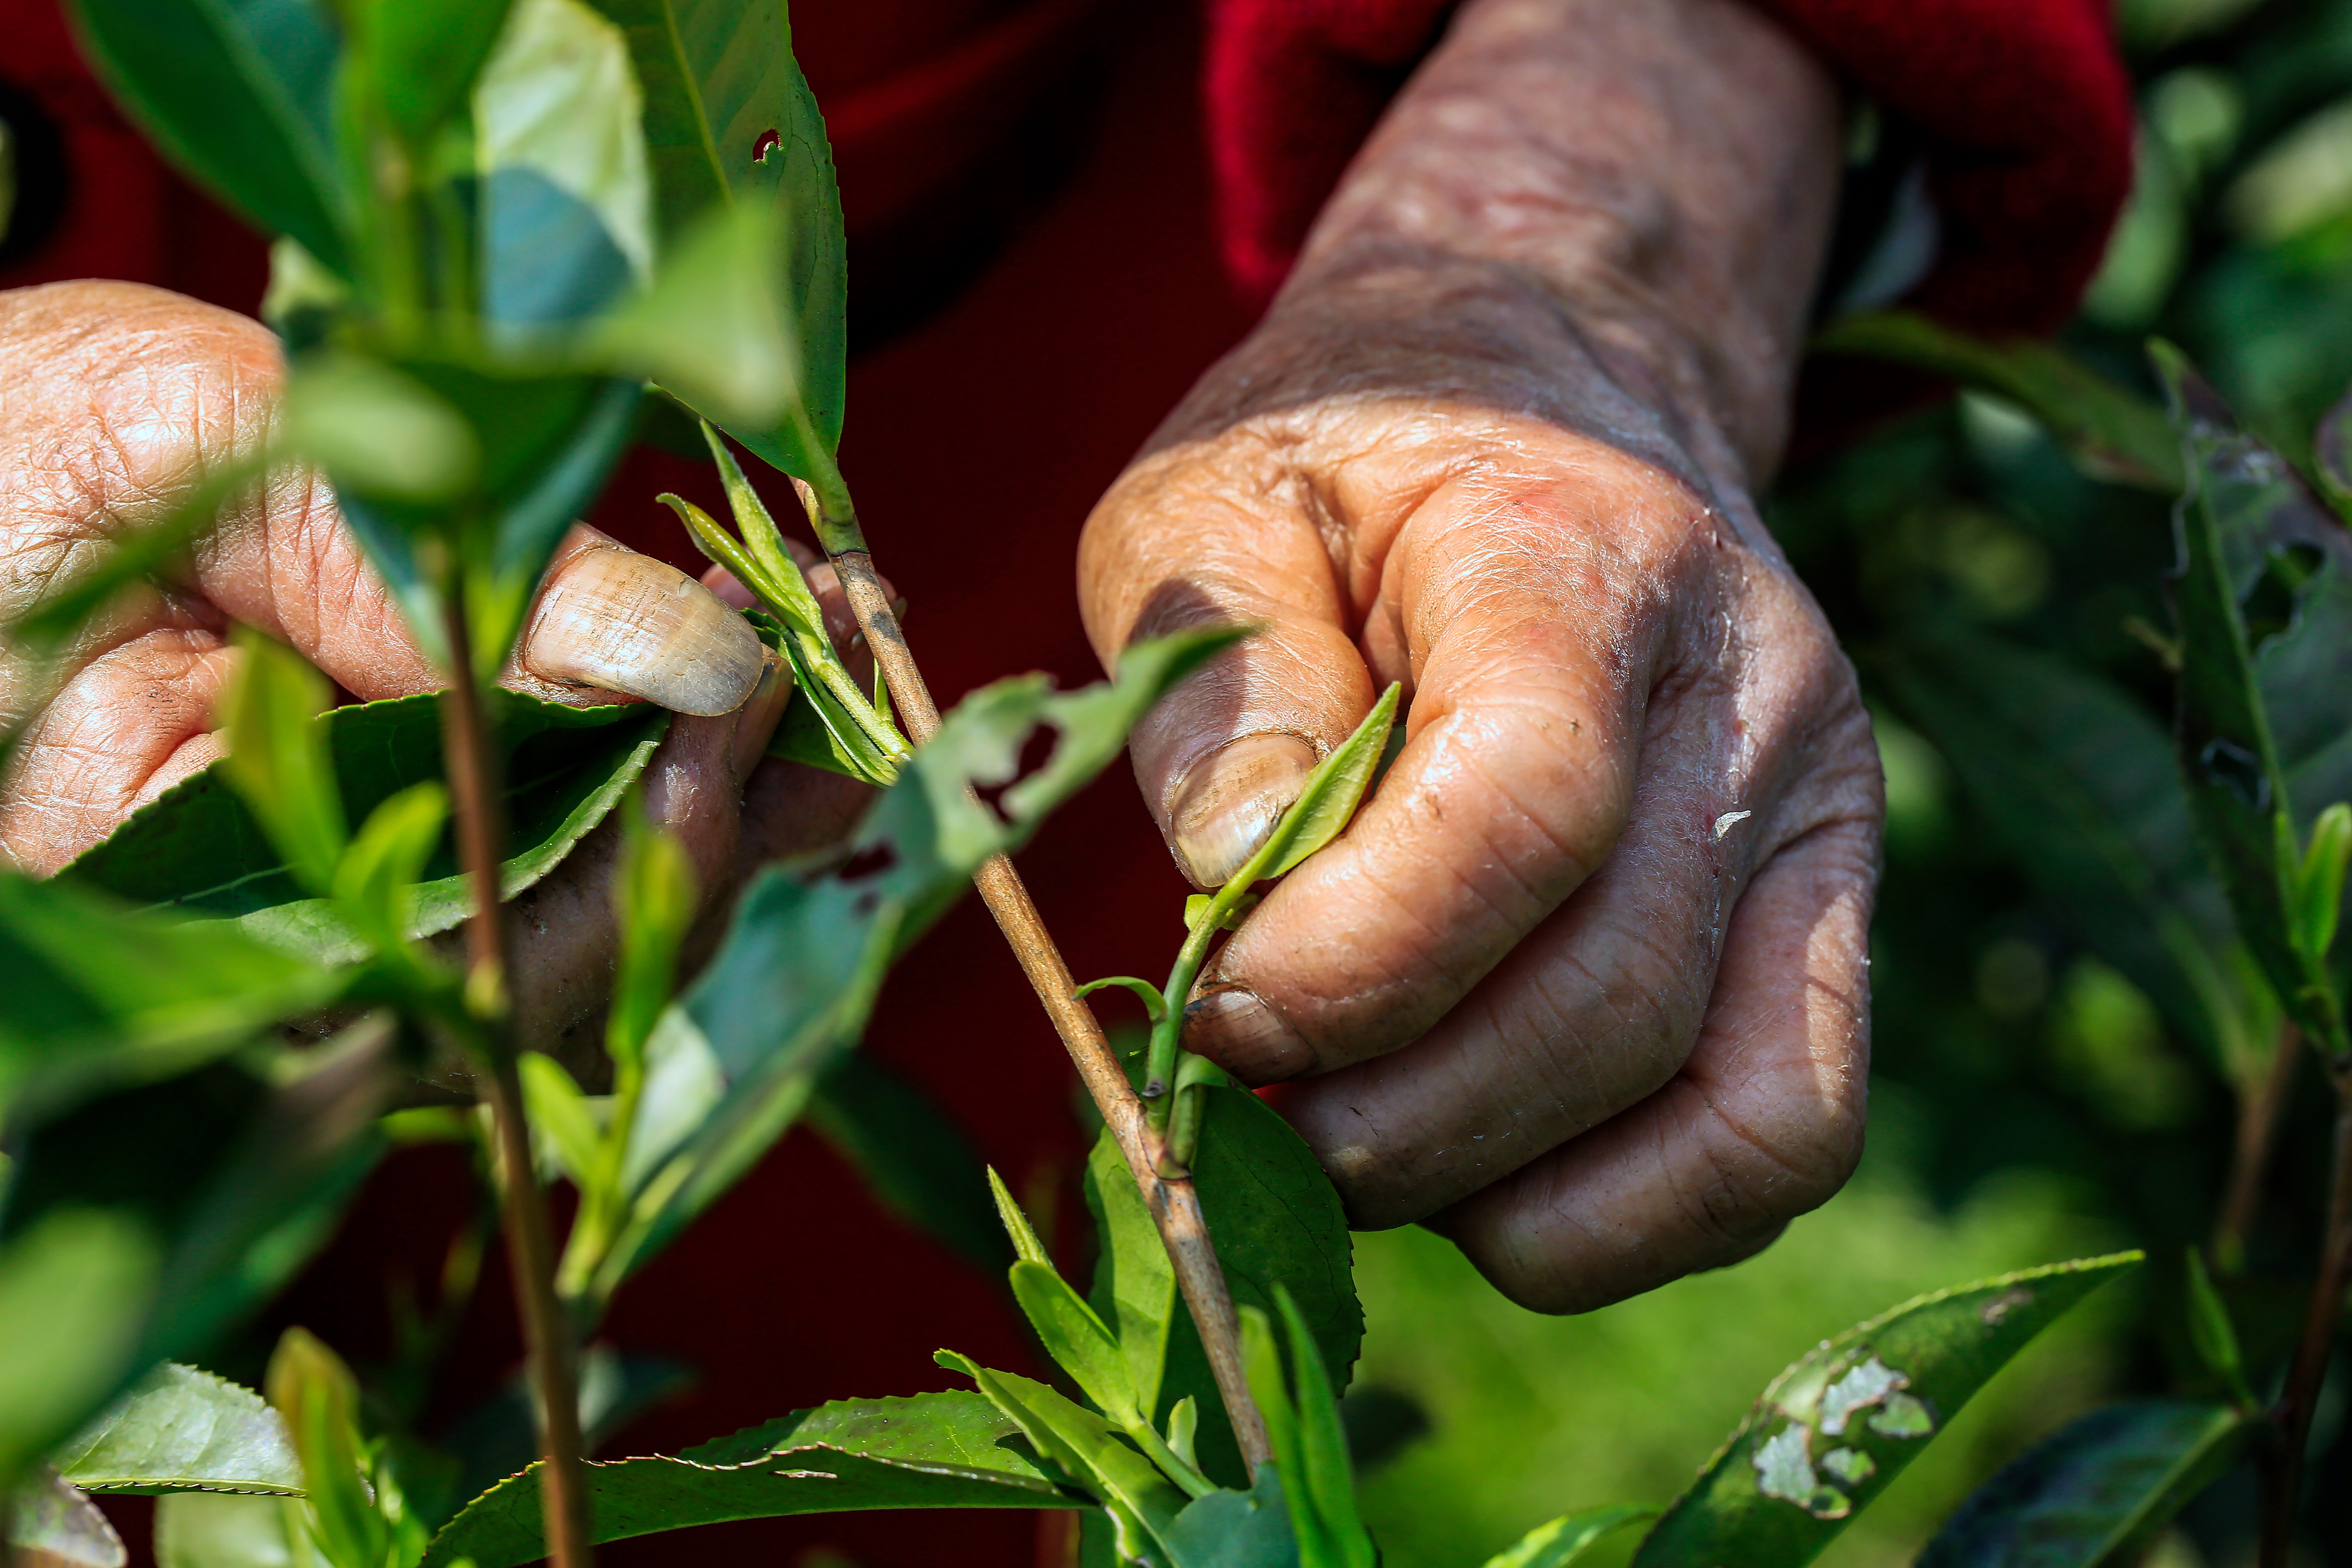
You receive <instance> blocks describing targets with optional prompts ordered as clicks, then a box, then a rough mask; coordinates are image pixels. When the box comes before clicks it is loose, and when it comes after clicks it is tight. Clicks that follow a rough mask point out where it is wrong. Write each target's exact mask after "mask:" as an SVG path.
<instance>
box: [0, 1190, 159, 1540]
mask: <svg viewBox="0 0 2352 1568" xmlns="http://www.w3.org/2000/svg"><path fill="white" fill-rule="evenodd" d="M12 1229H13V1230H14V1232H15V1234H14V1235H12V1236H10V1237H8V1239H7V1241H6V1243H5V1246H0V1344H5V1345H6V1346H7V1347H8V1354H7V1355H6V1356H5V1358H0V1497H5V1496H6V1495H7V1494H8V1492H9V1491H10V1490H12V1489H14V1488H15V1486H16V1482H17V1480H18V1479H19V1478H21V1477H23V1476H24V1475H25V1474H26V1470H27V1469H28V1468H29V1467H30V1466H31V1465H32V1464H33V1462H34V1461H35V1460H36V1459H37V1458H40V1457H41V1456H42V1455H43V1454H46V1453H47V1452H48V1450H49V1449H50V1448H52V1447H56V1446H57V1444H58V1442H59V1441H60V1440H62V1439H63V1438H65V1437H67V1436H69V1435H70V1434H71V1433H72V1432H73V1430H74V1428H75V1427H77V1426H80V1425H81V1424H82V1423H83V1422H84V1421H86V1420H88V1419H89V1413H90V1412H91V1411H92V1410H93V1409H95V1408H96V1407H97V1406H98V1405H100V1403H101V1402H102V1401H104V1400H105V1399H106V1397H107V1396H108V1395H109V1394H112V1393H113V1392H114V1390H115V1389H116V1388H117V1387H118V1386H119V1385H120V1384H121V1380H122V1378H123V1376H124V1375H125V1374H126V1373H129V1372H130V1371H131V1368H132V1366H133V1365H134V1364H135V1362H134V1358H135V1357H136V1355H137V1353H138V1349H139V1336H140V1329H141V1326H142V1322H143V1321H144V1319H145V1317H146V1314H147V1308H148V1302H149V1300H150V1297H151V1295H152V1291H153V1289H154V1286H155V1279H156V1275H157V1270H158V1266H159V1264H160V1262H161V1259H160V1258H159V1257H158V1248H157V1247H156V1243H155V1239H154V1237H153V1236H152V1234H151V1233H150V1232H149V1231H148V1230H147V1229H146V1227H145V1226H142V1225H141V1224H140V1223H139V1222H138V1221H137V1220H136V1219H135V1218H133V1217H131V1216H130V1215H123V1214H120V1213H115V1212H110V1211H107V1210H103V1209H98V1208H93V1207H89V1206H86V1205H84V1206H76V1207H71V1208H60V1209H59V1210H58V1211H57V1212H56V1213H53V1214H49V1215H43V1216H41V1217H40V1218H39V1219H38V1220H37V1221H36V1222H34V1223H31V1224H21V1225H17V1226H13V1227H12Z"/></svg>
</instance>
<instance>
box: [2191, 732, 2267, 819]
mask: <svg viewBox="0 0 2352 1568" xmlns="http://www.w3.org/2000/svg"><path fill="white" fill-rule="evenodd" d="M2197 760H2198V762H2199V763H2200V764H2201V765H2202V766H2203V768H2204V771H2205V776H2206V778H2207V779H2209V780H2210V781H2211V782H2212V783H2214V784H2221V785H2222V786H2224V787H2225V788H2227V789H2229V790H2231V791H2232V792H2233V793H2235V794H2236V795H2237V796H2238V798H2239V799H2241V800H2242V801H2244V802H2245V803H2246V805H2248V806H2250V807H2252V809H2253V810H2255V811H2267V810H2269V809H2270V803H2271V781H2270V777H2269V775H2268V774H2266V773H2263V763H2262V759H2261V758H2259V757H2257V756H2255V755H2254V754H2253V753H2252V752H2249V751H2248V750H2246V748H2245V747H2243V746H2241V745H2239V744H2238V743H2237V742H2234V741H2225V740H2222V739H2221V738H2219V737H2218V736H2217V737H2216V738H2214V739H2213V740H2211V741H2209V742H2206V745H2205V750H2204V751H2203V752H2200V754H2199V756H2198V759H2197Z"/></svg>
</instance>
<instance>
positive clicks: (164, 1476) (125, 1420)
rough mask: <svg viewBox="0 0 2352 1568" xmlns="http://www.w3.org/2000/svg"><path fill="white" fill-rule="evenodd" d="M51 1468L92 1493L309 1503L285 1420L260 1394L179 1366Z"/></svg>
mask: <svg viewBox="0 0 2352 1568" xmlns="http://www.w3.org/2000/svg"><path fill="white" fill-rule="evenodd" d="M50 1462H51V1463H53V1464H55V1465H56V1466H57V1467H58V1471H59V1472H60V1473H61V1474H63V1475H64V1476H65V1478H66V1479H68V1480H69V1481H71V1482H73V1483H74V1484H75V1485H76V1486H78V1487H79V1488H81V1489H83V1490H84V1491H91V1492H129V1493H133V1494H160V1493H164V1492H174V1491H208V1492H266V1493H268V1494H270V1495H273V1496H278V1497H299V1496H301V1495H302V1461H301V1459H300V1458H299V1457H298V1456H297V1455H296V1454H295V1452H294V1443H293V1437H292V1436H291V1434H289V1432H288V1431H287V1429H286V1422H285V1420H284V1418H283V1417H282V1416H280V1415H278V1412H277V1411H275V1410H273V1409H271V1408H270V1407H269V1405H268V1403H266V1402H265V1401H264V1400H263V1399H262V1397H261V1395H259V1394H256V1393H254V1392H253V1391H252V1390H251V1389H249V1388H242V1387H239V1386H238V1385H237V1384H234V1383H231V1382H229V1381H228V1380H227V1379H226V1378H221V1377H215V1376H214V1375H213V1374H212V1373H208V1372H199V1371H198V1370H196V1369H195V1368H194V1367H192V1366H182V1365H180V1364H178V1363H165V1364H164V1365H163V1366H159V1367H157V1368H156V1369H155V1370H154V1371H153V1372H152V1373H149V1374H148V1375H147V1376H146V1377H145V1378H144V1379H143V1380H142V1381H141V1383H140V1384H139V1385H138V1386H137V1387H135V1388H133V1389H132V1390H131V1392H130V1393H129V1394H124V1395H123V1396H122V1398H121V1399H120V1400H118V1401H116V1402H115V1403H114V1405H111V1406H110V1407H109V1408H108V1409H107V1411H106V1413H105V1414H104V1415H100V1417H99V1418H98V1419H97V1420H95V1421H93V1422H91V1423H90V1424H89V1426H85V1427H83V1428H82V1429H81V1430H80V1431H79V1432H78V1433H76V1434H75V1435H74V1436H73V1437H72V1438H70V1439H69V1440H68V1441H67V1442H66V1443H65V1444H64V1445H63V1446H62V1447H59V1448H58V1450H57V1452H56V1453H55V1454H53V1455H52V1456H50Z"/></svg>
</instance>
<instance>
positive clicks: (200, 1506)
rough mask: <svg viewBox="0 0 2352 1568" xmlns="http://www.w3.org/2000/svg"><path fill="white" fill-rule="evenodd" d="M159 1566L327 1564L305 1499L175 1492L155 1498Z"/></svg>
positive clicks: (293, 1567)
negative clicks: (322, 1556) (314, 1532)
mask: <svg viewBox="0 0 2352 1568" xmlns="http://www.w3.org/2000/svg"><path fill="white" fill-rule="evenodd" d="M155 1568H328V1564H327V1563H326V1560H325V1559H323V1558H321V1557H320V1555H319V1552H318V1546H317V1544H316V1542H314V1541H313V1540H312V1538H311V1534H310V1512H309V1510H307V1509H306V1508H305V1507H304V1506H303V1504H302V1502H301V1500H299V1499H296V1498H281V1497H238V1496H236V1495H234V1494H231V1493H225V1492H173V1493H172V1494H171V1495H169V1496H167V1497H163V1498H158V1499H157V1500H156V1501H155Z"/></svg>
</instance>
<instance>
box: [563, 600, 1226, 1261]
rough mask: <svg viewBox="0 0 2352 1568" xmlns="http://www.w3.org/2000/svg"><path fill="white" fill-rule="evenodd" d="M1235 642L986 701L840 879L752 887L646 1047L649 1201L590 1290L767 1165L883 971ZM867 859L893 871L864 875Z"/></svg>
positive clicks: (639, 1135)
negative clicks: (1024, 756)
mask: <svg viewBox="0 0 2352 1568" xmlns="http://www.w3.org/2000/svg"><path fill="white" fill-rule="evenodd" d="M1231 635H1232V634H1230V633H1229V632H1225V631H1223V630H1210V631H1203V632H1190V633H1184V634H1181V635H1179V636H1176V637H1164V638H1160V639H1159V640H1157V641H1154V642H1150V643H1144V644H1139V645H1138V646H1137V647H1132V648H1129V650H1128V652H1127V654H1126V655H1125V656H1124V657H1123V658H1121V659H1120V660H1119V667H1118V678H1117V679H1115V680H1112V681H1109V682H1105V683H1102V684H1099V685H1097V686H1091V687H1088V688H1087V689H1084V690H1080V691H1074V692H1055V691H1054V690H1053V689H1051V688H1050V687H1049V686H1048V684H1047V683H1046V681H1045V678H1044V677H1042V676H1024V677H1019V678H1016V679H1012V680H1005V681H1000V682H998V683H997V684H996V685H993V686H990V687H985V688H982V689H981V690H979V691H977V692H974V693H973V694H972V695H971V697H968V698H966V699H965V700H964V701H963V702H962V703H961V704H960V705H959V706H958V707H957V708H956V710H954V711H953V712H952V713H950V714H949V715H948V718H947V721H946V722H944V723H943V724H942V725H941V726H940V731H939V733H938V734H937V735H936V736H934V737H933V738H932V740H931V741H930V742H929V744H928V745H926V746H924V747H923V748H922V749H921V750H920V751H919V752H917V753H916V754H915V756H914V759H913V760H912V761H911V762H910V763H908V766H907V768H906V770H905V772H904V773H902V774H901V776H900V778H899V781H898V784H895V785H894V786H892V787H891V788H890V789H888V790H887V791H885V792H884V793H883V795H881V797H880V798H879V799H878V800H877V801H876V803H875V805H874V807H873V809H872V810H871V811H869V812H868V813H867V814H866V818H865V820H864V821H863V822H861V823H860V824H859V825H858V826H857V828H856V831H855V832H854V833H853V834H852V835H851V837H850V841H849V845H848V850H849V853H850V855H851V857H852V858H851V859H849V860H848V861H846V862H845V864H844V866H843V868H842V872H841V873H839V874H824V873H822V872H820V871H818V870H816V869H814V868H805V867H803V868H772V869H770V870H768V871H765V872H763V873H761V875H760V876H759V877H758V878H756V879H754V880H753V881H752V883H751V887H750V888H749V889H746V891H745V892H744V894H743V897H742V899H741V900H740V903H739V904H738V906H737V908H736V913H735V920H734V923H733V925H732V926H731V927H730V931H729V933H728V936H727V939H726V941H725V942H724V943H723V944H722V945H721V947H720V949H719V952H718V954H717V955H716V956H715V957H713V959H712V960H711V962H710V963H709V967H708V968H707V969H705V971H704V972H703V974H702V976H701V978H700V979H699V980H698V981H697V982H696V983H695V984H694V985H693V987H692V988H691V989H689V990H688V992H687V994H685V996H683V997H682V998H681V999H680V1000H679V1001H678V1003H677V1005H674V1006H673V1007H671V1009H670V1010H669V1011H668V1012H667V1013H666V1014H665V1015H664V1016H663V1019H662V1022H661V1024H660V1025H659V1026H657V1027H656V1030H655V1032H654V1035H653V1037H652V1039H651V1040H650V1041H648V1042H647V1047H646V1093H645V1098H644V1100H643V1102H642V1104H641V1106H640V1109H639V1110H638V1113H637V1120H636V1124H635V1127H633V1129H632V1130H631V1132H630V1141H629V1169H628V1171H627V1173H625V1184H626V1186H627V1187H628V1190H629V1191H631V1192H632V1193H634V1194H641V1195H643V1203H642V1205H641V1207H640V1209H639V1212H638V1214H637V1215H636V1218H635V1221H634V1224H633V1228H632V1229H631V1230H630V1231H629V1232H628V1234H627V1235H625V1237H623V1238H622V1241H621V1243H620V1244H619V1245H618V1246H616V1247H615V1248H614V1252H613V1254H612V1256H611V1258H610V1261H609V1262H608V1264H607V1265H606V1266H605V1268H604V1270H603V1271H602V1272H601V1273H600V1275H599V1277H598V1279H599V1284H598V1289H600V1290H603V1291H609V1290H610V1289H613V1288H614V1287H615V1286H617V1285H618V1283H619V1280H620V1278H621V1276H622V1274H623V1273H625V1271H626V1270H627V1269H629V1268H634V1267H635V1266H636V1264H637V1263H639V1262H641V1261H642V1260H643V1259H644V1258H646V1257H647V1256H649V1255H650V1254H651V1252H652V1250H653V1249H655V1248H656V1247H660V1246H661V1245H663V1244H664V1243H665V1242H666V1241H667V1239H668V1238H669V1237H671V1236H673V1235H675V1234H676V1233H677V1229H678V1227H679V1226H683V1225H684V1224H685V1223H686V1222H687V1221H688V1219H690V1218H691V1217H692V1216H693V1215H696V1214H698V1213H699V1212H700V1211H701V1209H702V1208H703V1206H704V1205H708V1204H709V1202H710V1201H711V1200H712V1199H713V1198H715V1197H716V1196H718V1194H719V1193H721V1192H723V1191H725V1190H726V1188H727V1187H728V1186H730V1185H731V1184H733V1182H734V1180H735V1178H736V1177H737V1176H739V1175H740V1174H741V1173H742V1172H743V1171H744V1170H745V1169H746V1168H747V1167H748V1165H749V1164H750V1163H751V1161H753V1160H755V1159H757V1158H758V1157H759V1156H760V1154H761V1153H762V1152H765V1151H766V1149H767V1148H768V1146H769V1144H770V1143H772V1142H773V1141H774V1140H775V1138H776V1137H777V1136H778V1135H779V1134H781V1133H782V1131H783V1130H784V1128H785V1127H786V1126H788V1125H790V1123H791V1122H792V1121H793V1119H794V1118H795V1117H796V1116H797V1115H798V1114H799V1113H800V1111H801V1110H802V1109H803V1107H804V1105H805V1104H806V1102H807V1099H808V1095H809V1093H810V1091H811V1089H813V1088H814V1084H815V1082H816V1081H817V1079H820V1078H821V1077H823V1075H824V1073H826V1072H827V1071H829V1070H830V1069H831V1068H833V1066H834V1065H835V1063H836V1062H837V1061H839V1060H840V1058H841V1057H842V1055H843V1053H845V1051H846V1050H847V1049H848V1048H849V1047H850V1046H852V1045H853V1044H855V1043H856V1039H857V1037H858V1035H859V1033H860V1032H861V1031H862V1030H863V1028H864V1026H865V1021H866V1013H867V1010H868V1009H869V1008H870V1007H871V1006H872V1004H873V996H874V991H875V988H876V987H877V985H878V984H879V983H880V979H881V974H882V971H883V969H884V968H885V967H887V964H888V963H890V962H891V961H892V960H893V959H894V958H896V957H897V956H898V953H900V952H904V951H905V949H906V947H907V946H908V944H909V943H911V942H913V941H914V939H915V938H916V937H917V936H919V935H920V934H921V933H922V931H924V930H926V929H927V928H928V927H929V925H930V923H931V922H932V921H934V920H936V919H937V918H938V917H939V916H940V914H941V913H943V912H944V911H945V910H947V908H948V906H949V905H950V904H951V903H952V902H953V901H954V900H955V899H956V898H957V897H958V896H959V895H960V894H961V892H962V890H963V889H964V887H965V885H966V884H967V883H968V882H969V881H970V879H971V875H972V873H973V872H974V871H976V870H977V869H979V868H980V866H981V865H982V862H984V861H985V860H987V858H989V857H990V856H992V855H994V854H999V853H1005V854H1009V853H1012V852H1013V850H1016V849H1018V848H1019V847H1021V845H1022V844H1024V843H1025V842H1026V841H1027V839H1028V837H1029V835H1030V834H1031V833H1033V832H1034V831H1035V830H1036V828H1037V826H1039V824H1040V823H1042V822H1043V820H1044V818H1045V814H1046V813H1047V812H1048V811H1050V810H1051V809H1052V808H1053V807H1054V806H1055V805H1058V804H1060V802H1061V801H1063V800H1064V799H1066V798H1067V797H1068V796H1069V795H1071V794H1073V793H1074V792H1076V790H1077V789H1079V788H1080V787H1082V786H1083V785H1084V784H1087V782H1088V781H1090V780H1091V779H1093V778H1094V776H1095V775H1096V774H1097V773H1099V772H1100V771H1101V770H1102V768H1103V767H1104V766H1105V765H1106V764H1107V763H1109V761H1110V760H1111V759H1112V758H1113V757H1115V756H1117V755H1118V752H1119V751H1120V750H1121V749H1122V747H1123V746H1124V744H1125V742H1126V737H1127V731H1128V730H1129V728H1130V727H1131V726H1132V725H1133V724H1134V722H1135V721H1136V720H1137V719H1138V718H1139V717H1141V716H1142V713H1143V711H1144V710H1145V709H1147V708H1149V707H1150V705H1151V704H1152V703H1153V702H1154V701H1156V700H1158V699H1159V696H1160V693H1161V692H1162V691H1164V690H1166V689H1168V688H1169V687H1170V686H1171V685H1172V684H1173V683H1174V682H1175V681H1177V680H1178V679H1181V678H1182V677H1183V676H1184V675H1185V674H1186V673H1188V672H1189V671H1190V670H1191V669H1192V668H1194V667H1195V666H1196V665H1197V664H1198V663H1199V662H1200V661H1201V660H1202V659H1203V658H1207V657H1208V656H1209V654H1210V653H1212V652H1213V651H1214V650H1215V649H1216V648H1218V647H1223V646H1224V644H1225V643H1226V642H1227V641H1229V640H1230V638H1231ZM1040 727H1050V728H1052V729H1053V730H1055V731H1057V739H1056V742H1055V747H1054V751H1053V753H1052V755H1051V756H1050V757H1049V758H1048V759H1047V761H1046V763H1045V765H1044V766H1043V767H1041V768H1039V769H1038V770H1037V771H1036V772H1035V773H1031V774H1030V775H1029V776H1027V777H1025V778H1020V779H1018V780H1017V782H1014V783H1013V784H1011V785H1010V786H1009V787H1008V788H1006V789H1005V790H1004V792H1003V795H1001V796H1000V797H999V799H998V801H997V804H996V806H995V808H994V809H991V808H990V807H989V806H987V805H982V803H981V802H980V801H979V800H977V799H976V798H975V797H974V795H973V794H972V791H973V790H974V788H975V787H986V786H989V785H993V784H1004V783H1005V782H1006V781H1007V780H1012V779H1014V778H1015V775H1016V774H1017V773H1019V770H1020V759H1021V752H1022V748H1023V746H1024V744H1025V743H1026V742H1028V740H1029V738H1030V736H1031V735H1032V734H1034V732H1035V731H1037V730H1038V729H1039V728H1040ZM877 861H880V862H887V863H886V864H884V865H882V866H881V867H880V868H878V869H872V870H867V869H865V868H866V866H868V865H869V864H871V863H873V862H877ZM853 873H854V874H853Z"/></svg>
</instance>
